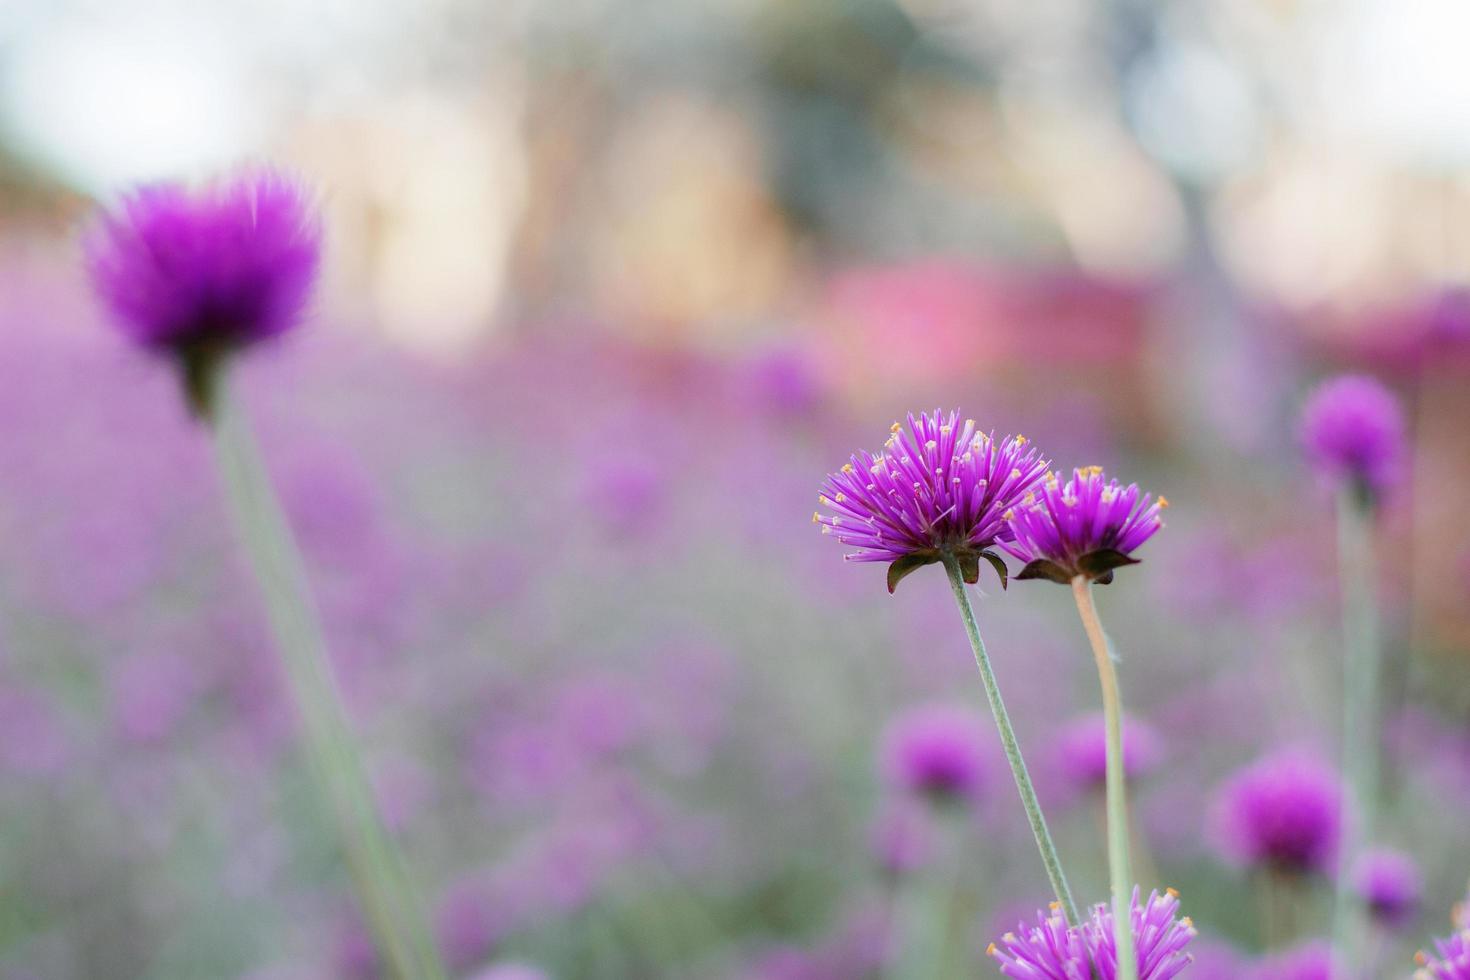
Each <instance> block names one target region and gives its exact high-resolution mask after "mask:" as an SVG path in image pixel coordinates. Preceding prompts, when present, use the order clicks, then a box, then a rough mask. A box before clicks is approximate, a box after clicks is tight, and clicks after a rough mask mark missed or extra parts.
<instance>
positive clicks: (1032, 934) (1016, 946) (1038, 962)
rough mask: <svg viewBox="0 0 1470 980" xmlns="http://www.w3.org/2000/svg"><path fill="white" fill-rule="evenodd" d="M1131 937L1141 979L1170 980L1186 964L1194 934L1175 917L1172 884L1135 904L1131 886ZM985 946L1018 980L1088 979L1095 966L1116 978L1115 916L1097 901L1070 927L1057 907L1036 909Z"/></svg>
mask: <svg viewBox="0 0 1470 980" xmlns="http://www.w3.org/2000/svg"><path fill="white" fill-rule="evenodd" d="M1131 917H1132V920H1133V938H1134V943H1135V946H1136V947H1137V951H1138V978H1139V980H1169V978H1171V977H1174V976H1177V975H1178V974H1179V973H1180V972H1181V971H1182V970H1184V968H1185V967H1187V966H1189V964H1190V956H1189V954H1188V953H1186V952H1185V951H1184V950H1185V947H1186V946H1188V945H1189V943H1190V941H1191V940H1193V939H1194V937H1195V928H1194V923H1193V922H1191V921H1190V919H1189V917H1188V916H1185V917H1183V918H1180V917H1179V893H1178V892H1176V891H1174V890H1173V889H1172V888H1171V889H1169V890H1168V891H1166V892H1164V893H1163V894H1160V893H1159V892H1152V893H1151V894H1150V895H1149V897H1148V901H1147V902H1144V903H1143V904H1142V905H1140V903H1139V892H1138V889H1137V888H1134V889H1133V900H1132V903H1131ZM1017 930H1018V931H1017V932H1008V933H1006V934H1005V935H1004V936H1002V937H1001V940H1000V942H999V943H991V944H990V947H989V948H988V949H987V950H986V952H987V953H989V954H990V956H991V957H993V958H994V959H995V961H996V962H997V963H998V964H1000V972H1001V973H1003V974H1005V975H1006V976H1008V977H1016V978H1020V980H1089V978H1090V977H1092V976H1093V975H1094V974H1093V969H1094V967H1095V968H1096V976H1097V977H1098V980H1114V978H1115V977H1116V976H1117V973H1118V950H1117V948H1116V946H1115V945H1114V938H1113V914H1112V912H1111V911H1109V910H1108V907H1107V906H1106V905H1101V904H1100V905H1096V906H1094V907H1093V909H1092V914H1091V916H1089V917H1088V918H1087V919H1086V920H1085V921H1083V922H1082V923H1081V924H1080V925H1078V926H1075V927H1070V926H1068V925H1067V921H1066V919H1065V918H1064V917H1063V915H1062V912H1061V909H1060V907H1059V906H1056V905H1053V906H1052V908H1051V910H1050V911H1049V912H1045V913H1041V912H1038V913H1037V916H1036V924H1035V925H1034V926H1028V925H1026V924H1025V923H1022V924H1021V925H1019V926H1018V927H1017Z"/></svg>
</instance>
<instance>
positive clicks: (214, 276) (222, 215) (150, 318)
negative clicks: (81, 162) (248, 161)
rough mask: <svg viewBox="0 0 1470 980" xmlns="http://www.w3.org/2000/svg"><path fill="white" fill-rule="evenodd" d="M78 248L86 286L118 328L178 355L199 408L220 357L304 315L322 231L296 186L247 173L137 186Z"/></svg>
mask: <svg viewBox="0 0 1470 980" xmlns="http://www.w3.org/2000/svg"><path fill="white" fill-rule="evenodd" d="M84 248H85V251H86V260H87V270H88V272H89V274H90V276H91V279H92V283H93V285H94V287H95V288H96V290H97V293H98V295H99V296H100V297H101V298H102V300H103V302H104V303H105V304H106V306H107V308H108V310H109V312H111V314H112V316H113V317H114V318H115V319H116V320H117V322H118V325H119V326H120V328H121V329H122V331H123V332H124V333H125V334H126V335H127V336H128V337H129V338H131V339H132V340H133V341H135V342H137V343H139V344H141V345H143V346H144V347H148V348H152V349H154V350H158V351H161V352H163V353H166V354H169V355H171V356H173V357H174V358H176V359H177V360H178V362H179V364H180V365H181V367H182V368H183V370H184V372H185V379H186V382H187V385H188V393H189V397H190V399H191V404H192V405H193V407H194V408H195V409H196V410H198V411H200V412H202V413H203V412H207V411H208V409H209V407H210V406H209V399H210V397H211V387H210V386H211V383H212V380H213V375H214V373H215V369H216V368H217V366H218V364H219V362H220V360H221V358H222V357H224V356H225V355H226V354H228V353H229V352H231V351H233V350H235V349H237V348H240V347H245V346H248V345H250V344H253V343H256V342H258V341H261V340H264V339H266V338H268V337H274V336H276V335H278V334H282V333H285V332H286V331H287V330H290V329H291V328H292V327H293V326H295V325H296V323H297V322H298V321H299V320H300V318H301V314H302V312H303V310H304V309H305V306H306V303H307V300H308V299H309V298H310V296H311V289H312V285H313V283H314V282H315V280H316V274H317V267H318V264H319V260H320V254H321V228H320V224H319V222H318V219H317V215H316V212H315V210H314V208H313V207H312V205H311V203H310V200H309V198H308V195H307V192H306V191H305V189H304V188H302V187H301V186H300V185H299V184H297V183H295V182H294V181H292V180H290V179H289V178H287V177H285V176H283V175H281V174H278V173H275V172H272V171H268V170H264V171H250V172H246V173H243V174H239V175H237V176H234V177H232V178H230V179H228V180H224V181H221V182H219V183H218V184H214V185H212V186H209V187H207V188H204V189H203V190H200V191H197V192H191V191H190V190H188V189H187V188H185V187H183V186H182V185H179V184H157V185H152V186H147V187H142V188H139V189H137V190H135V191H133V192H132V193H131V194H129V195H128V196H126V197H125V198H123V200H122V202H121V203H120V204H119V205H118V207H117V208H116V209H115V210H113V211H111V212H108V213H104V214H103V215H102V216H101V218H100V219H99V220H98V221H97V222H96V223H95V224H94V225H93V227H92V228H91V229H90V230H89V231H88V233H87V235H86V238H85V241H84Z"/></svg>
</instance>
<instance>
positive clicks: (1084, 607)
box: [1072, 575, 1138, 980]
mask: <svg viewBox="0 0 1470 980" xmlns="http://www.w3.org/2000/svg"><path fill="white" fill-rule="evenodd" d="M1072 596H1073V598H1074V599H1076V601H1077V613H1078V615H1079V616H1081V618H1082V628H1083V629H1084V630H1085V631H1086V632H1087V639H1088V642H1089V643H1090V644H1091V645H1092V656H1093V659H1094V660H1095V661H1096V662H1097V676H1098V681H1099V682H1100V683H1101V685H1102V701H1103V719H1104V723H1105V725H1106V728H1107V809H1108V831H1107V837H1108V877H1109V879H1110V882H1111V885H1112V892H1113V931H1114V941H1115V942H1116V944H1117V950H1118V972H1117V977H1118V980H1138V956H1137V953H1136V952H1135V950H1134V946H1133V930H1132V929H1131V928H1130V926H1129V908H1130V902H1131V900H1132V895H1133V871H1132V868H1131V863H1130V859H1129V843H1128V839H1129V827H1128V795H1127V794H1128V787H1127V777H1126V773H1125V771H1124V760H1123V699H1122V696H1121V694H1120V693H1119V691H1118V671H1117V668H1116V666H1115V664H1114V662H1113V655H1112V650H1111V649H1110V648H1109V645H1108V637H1107V634H1106V633H1105V632H1103V627H1102V621H1101V620H1100V619H1098V615H1097V606H1096V604H1095V603H1094V602H1093V600H1092V581H1091V579H1089V578H1088V577H1087V576H1086V575H1077V576H1075V577H1074V578H1073V579H1072Z"/></svg>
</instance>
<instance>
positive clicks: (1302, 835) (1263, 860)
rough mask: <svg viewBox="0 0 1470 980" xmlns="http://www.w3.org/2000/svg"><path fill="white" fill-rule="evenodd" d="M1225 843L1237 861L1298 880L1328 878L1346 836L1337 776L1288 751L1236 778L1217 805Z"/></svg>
mask: <svg viewBox="0 0 1470 980" xmlns="http://www.w3.org/2000/svg"><path fill="white" fill-rule="evenodd" d="M1216 806H1217V810H1216V816H1217V818H1218V822H1219V829H1220V831H1221V843H1222V844H1223V845H1224V847H1225V849H1226V851H1227V852H1228V853H1229V854H1231V855H1232V856H1234V857H1235V858H1237V859H1239V860H1241V861H1243V862H1246V863H1248V864H1264V865H1269V866H1271V867H1274V868H1277V869H1278V870H1281V871H1287V872H1292V873H1297V874H1306V873H1311V872H1327V871H1329V870H1331V864H1332V860H1333V858H1334V856H1335V855H1336V853H1337V844H1338V840H1339V838H1340V837H1341V833H1342V814H1341V809H1342V786H1341V782H1340V781H1339V779H1338V776H1337V773H1336V772H1335V771H1334V770H1332V769H1331V768H1330V767H1328V766H1326V765H1325V764H1323V763H1321V762H1319V761H1317V760H1316V759H1314V758H1312V757H1311V756H1308V755H1305V754H1303V753H1300V752H1296V751H1291V750H1287V751H1283V752H1279V753H1276V754H1274V755H1270V756H1267V757H1266V758H1263V759H1260V760H1259V761H1257V762H1255V763H1253V764H1251V765H1250V766H1247V767H1246V768H1245V769H1242V770H1241V771H1240V772H1238V773H1236V774H1235V775H1234V776H1233V777H1231V779H1230V780H1229V781H1228V782H1227V783H1226V784H1225V786H1224V787H1223V788H1222V789H1221V791H1220V794H1219V797H1218V799H1217V801H1216Z"/></svg>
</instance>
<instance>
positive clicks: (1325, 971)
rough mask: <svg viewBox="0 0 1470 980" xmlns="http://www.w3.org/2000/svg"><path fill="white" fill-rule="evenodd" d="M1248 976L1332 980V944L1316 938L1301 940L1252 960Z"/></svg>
mask: <svg viewBox="0 0 1470 980" xmlns="http://www.w3.org/2000/svg"><path fill="white" fill-rule="evenodd" d="M1249 976H1250V980H1336V978H1337V976H1338V970H1337V964H1336V960H1335V958H1334V957H1333V955H1332V947H1331V946H1330V945H1328V944H1327V943H1325V942H1322V941H1320V940H1313V941H1311V942H1308V943H1304V944H1303V945H1301V946H1298V947H1296V948H1295V949H1290V950H1287V951H1286V952H1284V953H1278V954H1276V955H1275V956H1271V957H1268V958H1266V959H1264V960H1261V961H1260V962H1259V963H1257V964H1256V967H1255V969H1254V970H1252V971H1251V973H1250V974H1249Z"/></svg>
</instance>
